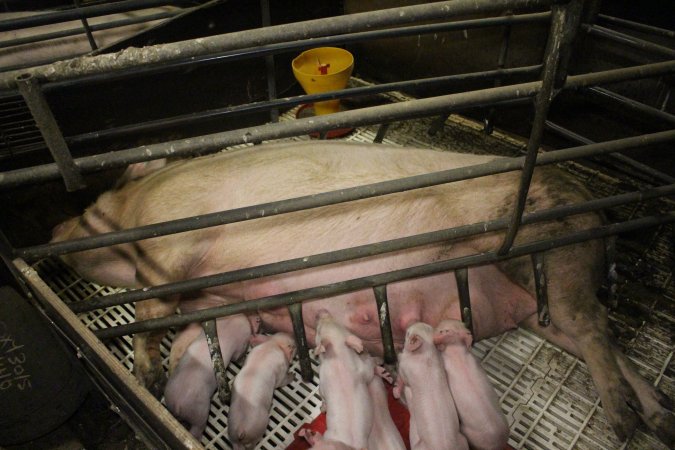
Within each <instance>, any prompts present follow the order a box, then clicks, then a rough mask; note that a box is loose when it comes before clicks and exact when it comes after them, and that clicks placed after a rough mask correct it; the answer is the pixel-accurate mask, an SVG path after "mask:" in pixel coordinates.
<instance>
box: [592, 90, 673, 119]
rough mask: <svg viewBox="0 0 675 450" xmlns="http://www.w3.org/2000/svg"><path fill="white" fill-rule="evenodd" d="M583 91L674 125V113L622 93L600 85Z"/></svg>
mask: <svg viewBox="0 0 675 450" xmlns="http://www.w3.org/2000/svg"><path fill="white" fill-rule="evenodd" d="M584 92H586V93H589V94H591V96H593V97H595V98H597V99H601V100H606V101H609V102H611V103H613V104H619V105H620V106H621V107H622V108H627V109H630V110H633V111H637V112H639V113H643V114H645V115H648V116H650V117H652V118H655V119H659V120H662V121H664V122H667V123H669V124H671V125H675V114H670V113H668V112H666V111H661V110H660V109H658V108H654V107H653V106H649V105H645V104H644V103H641V102H638V101H636V100H633V99H631V98H628V97H624V96H623V95H619V94H617V93H616V92H612V91H610V90H608V89H605V88H601V87H592V88H588V89H585V90H584Z"/></svg>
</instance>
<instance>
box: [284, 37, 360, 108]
mask: <svg viewBox="0 0 675 450" xmlns="http://www.w3.org/2000/svg"><path fill="white" fill-rule="evenodd" d="M292 66H293V75H295V78H296V79H297V80H298V82H299V83H300V85H301V86H302V88H303V89H304V90H305V92H306V93H308V94H319V93H322V92H329V91H337V90H339V89H344V88H345V86H347V81H348V80H349V77H350V76H351V74H352V69H353V68H354V57H353V56H352V54H351V53H349V52H348V51H347V50H343V49H341V48H336V47H320V48H313V49H311V50H307V51H305V52H302V53H301V54H300V55H299V56H298V57H297V58H295V59H294V60H293V63H292ZM339 110H340V100H328V101H325V102H317V103H315V104H314V114H316V115H317V116H318V115H321V114H330V113H334V112H337V111H339Z"/></svg>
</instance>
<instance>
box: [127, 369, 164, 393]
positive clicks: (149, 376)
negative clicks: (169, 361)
mask: <svg viewBox="0 0 675 450" xmlns="http://www.w3.org/2000/svg"><path fill="white" fill-rule="evenodd" d="M134 375H136V378H137V379H138V382H139V383H141V385H142V386H145V388H146V389H147V390H148V391H150V393H151V394H152V395H153V396H154V397H155V398H157V399H160V398H162V395H163V394H164V388H165V387H166V382H167V378H166V374H165V373H164V369H163V368H162V366H161V365H160V366H159V369H153V370H150V371H145V372H142V373H141V371H137V370H135V371H134Z"/></svg>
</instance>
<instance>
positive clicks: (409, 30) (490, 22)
mask: <svg viewBox="0 0 675 450" xmlns="http://www.w3.org/2000/svg"><path fill="white" fill-rule="evenodd" d="M550 15H551V14H550V13H548V12H545V13H535V14H521V15H518V16H513V17H510V16H509V17H495V18H487V19H473V20H463V21H456V22H445V23H438V24H427V25H418V26H410V27H402V28H393V29H385V30H375V31H365V32H359V33H350V34H341V35H336V36H326V37H319V38H312V39H304V40H297V41H292V42H285V43H278V44H269V45H263V46H258V47H253V48H246V49H241V50H230V51H224V52H219V53H215V54H213V53H212V54H208V55H204V56H195V57H191V58H184V59H178V60H173V61H163V62H162V64H154V65H150V66H140V65H137V66H131V67H130V68H122V69H120V70H118V71H115V72H104V73H101V74H98V75H96V74H92V75H86V76H81V77H79V76H78V77H77V78H76V79H68V78H65V79H63V80H60V81H55V82H50V83H47V85H46V89H52V88H53V89H57V88H63V87H72V86H73V85H78V86H79V85H81V84H83V83H98V82H101V81H109V80H118V81H119V80H123V79H127V78H132V77H136V76H139V75H147V74H154V73H158V72H167V71H171V70H178V69H180V68H184V67H189V68H194V67H198V66H201V65H205V64H214V63H221V62H232V61H238V60H242V59H250V58H260V57H263V56H267V55H275V54H277V53H283V52H290V51H298V50H306V49H309V48H315V47H322V46H335V45H345V44H350V43H356V42H363V41H367V40H374V39H384V38H391V37H403V36H417V35H419V34H430V33H440V32H445V31H451V30H461V29H472V28H482V27H487V26H497V25H503V24H506V23H508V24H521V23H531V22H543V21H548V19H549V18H550ZM126 51H127V52H128V51H134V49H127V50H126ZM5 70H9V69H8V68H5ZM1 79H2V75H1V74H0V80H1ZM0 96H1V94H0Z"/></svg>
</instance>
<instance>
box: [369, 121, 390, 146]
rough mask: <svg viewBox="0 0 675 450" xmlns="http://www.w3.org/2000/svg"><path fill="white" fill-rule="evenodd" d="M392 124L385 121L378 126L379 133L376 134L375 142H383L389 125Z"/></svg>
mask: <svg viewBox="0 0 675 450" xmlns="http://www.w3.org/2000/svg"><path fill="white" fill-rule="evenodd" d="M390 126H391V124H390V123H383V124H382V125H380V126H379V127H378V128H377V134H376V135H375V139H373V143H374V144H381V143H382V141H383V140H384V137H385V136H386V134H387V131H388V130H389V127H390Z"/></svg>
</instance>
